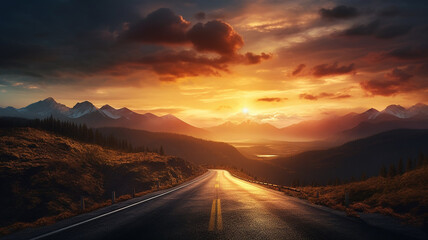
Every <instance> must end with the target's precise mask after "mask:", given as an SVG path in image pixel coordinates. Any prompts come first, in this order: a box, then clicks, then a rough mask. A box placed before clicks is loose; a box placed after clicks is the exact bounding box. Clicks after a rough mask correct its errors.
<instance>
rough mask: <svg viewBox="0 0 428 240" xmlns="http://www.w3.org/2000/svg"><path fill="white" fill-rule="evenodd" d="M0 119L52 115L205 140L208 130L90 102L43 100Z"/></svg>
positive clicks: (169, 117) (8, 110) (3, 111)
mask: <svg viewBox="0 0 428 240" xmlns="http://www.w3.org/2000/svg"><path fill="white" fill-rule="evenodd" d="M0 116H3V117H20V118H29V119H34V118H46V117H49V116H53V117H55V118H57V119H60V120H63V121H72V122H75V123H82V124H83V123H84V124H86V125H88V126H89V127H97V128H98V127H127V128H133V129H140V130H147V131H152V132H170V133H178V134H185V135H191V136H195V137H206V136H207V135H208V134H209V133H208V131H206V130H204V129H201V128H197V127H194V126H192V125H190V124H187V123H185V122H184V121H182V120H180V119H178V118H177V117H175V116H173V115H171V114H168V115H165V116H156V115H154V114H151V113H146V114H139V113H136V112H133V111H131V110H129V109H128V108H120V109H115V108H113V107H111V106H110V105H104V106H102V107H101V108H97V107H95V106H94V105H93V104H92V103H91V102H88V101H84V102H79V103H77V104H76V105H74V107H72V108H69V107H67V106H65V105H64V104H61V103H58V102H56V101H55V100H54V99H53V98H51V97H49V98H46V99H45V100H41V101H38V102H36V103H33V104H30V105H28V106H26V107H24V108H19V109H16V108H13V107H6V108H0Z"/></svg>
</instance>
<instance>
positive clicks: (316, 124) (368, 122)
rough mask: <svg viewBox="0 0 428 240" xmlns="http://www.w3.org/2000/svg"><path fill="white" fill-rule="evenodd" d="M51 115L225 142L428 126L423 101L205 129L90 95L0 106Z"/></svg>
mask: <svg viewBox="0 0 428 240" xmlns="http://www.w3.org/2000/svg"><path fill="white" fill-rule="evenodd" d="M51 115H52V116H53V117H55V118H58V119H60V120H66V121H73V122H76V123H85V124H87V125H88V126H90V127H126V128H132V129H138V130H146V131H151V132H169V133H178V134H184V135H189V136H193V137H198V138H204V139H212V140H216V141H226V142H263V141H270V140H279V141H313V140H328V141H331V142H338V143H343V142H346V141H350V140H355V139H358V138H363V137H367V136H371V135H374V134H377V133H380V132H382V131H388V130H393V129H399V128H408V129H428V105H425V104H423V103H418V104H416V105H414V106H411V107H409V108H407V109H406V108H404V107H402V106H400V105H389V106H388V107H386V108H385V109H384V110H382V111H378V110H376V109H374V108H371V109H368V110H367V111H365V112H362V113H353V112H352V113H348V114H346V115H343V116H334V117H328V118H324V119H321V120H309V121H302V122H300V123H297V124H293V125H290V126H287V127H284V128H277V127H275V126H273V125H271V124H269V123H257V122H254V121H250V120H246V121H243V122H241V123H238V124H237V123H233V122H225V123H223V124H220V125H218V126H213V127H209V128H205V129H202V128H198V127H195V126H192V125H190V124H188V123H186V122H184V121H182V120H181V119H179V118H177V117H175V116H174V115H171V114H168V115H164V116H156V115H154V114H152V113H145V114H139V113H136V112H133V111H131V110H130V109H128V108H126V107H124V108H120V109H115V108H113V107H111V106H110V105H107V104H106V105H104V106H102V107H101V108H97V107H95V106H94V105H93V104H92V103H91V102H89V101H84V102H79V103H76V105H74V106H73V107H72V108H69V107H67V106H65V105H64V104H61V103H58V102H56V101H55V100H54V99H53V98H51V97H49V98H46V99H45V100H41V101H38V102H35V103H32V104H30V105H28V106H26V107H24V108H19V109H16V108H13V107H6V108H0V117H1V116H7V117H21V118H30V119H33V118H46V117H49V116H51Z"/></svg>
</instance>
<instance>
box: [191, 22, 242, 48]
mask: <svg viewBox="0 0 428 240" xmlns="http://www.w3.org/2000/svg"><path fill="white" fill-rule="evenodd" d="M187 35H188V37H189V40H190V41H191V42H192V43H193V45H194V47H195V48H196V49H197V50H198V51H207V52H216V53H218V54H221V55H233V54H235V53H236V52H237V50H238V49H240V48H241V47H242V46H243V45H244V40H243V39H242V37H241V36H240V35H239V34H238V33H237V32H235V30H234V29H233V28H232V26H230V25H229V24H227V23H225V22H223V21H220V20H213V21H209V22H207V23H205V24H203V23H198V24H196V25H194V26H193V27H192V28H191V29H190V30H189V32H188V33H187Z"/></svg>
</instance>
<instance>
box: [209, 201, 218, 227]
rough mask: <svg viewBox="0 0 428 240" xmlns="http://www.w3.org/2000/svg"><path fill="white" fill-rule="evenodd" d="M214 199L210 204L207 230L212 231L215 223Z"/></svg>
mask: <svg viewBox="0 0 428 240" xmlns="http://www.w3.org/2000/svg"><path fill="white" fill-rule="evenodd" d="M216 200H217V199H214V200H213V205H212V206H211V216H210V224H209V226H208V231H214V225H215V205H216Z"/></svg>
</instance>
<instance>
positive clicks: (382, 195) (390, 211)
mask: <svg viewBox="0 0 428 240" xmlns="http://www.w3.org/2000/svg"><path fill="white" fill-rule="evenodd" d="M426 164H427V163H426V162H425V166H423V167H420V168H418V169H415V170H412V171H408V172H406V173H404V174H403V175H398V176H395V177H393V178H390V177H388V178H385V177H372V178H369V179H367V180H364V181H359V182H353V183H348V184H342V185H338V186H333V185H331V186H323V187H310V186H307V187H302V188H300V190H301V192H293V191H287V190H285V192H286V193H287V194H289V195H293V196H297V197H300V198H303V199H307V200H309V201H310V202H312V203H315V204H321V205H325V206H328V207H332V208H334V209H338V210H346V211H347V212H348V213H349V214H351V215H353V216H358V214H359V212H368V213H381V214H386V215H391V216H394V217H398V218H400V219H402V220H405V221H406V222H408V223H411V224H415V225H419V226H423V227H424V228H425V229H427V228H428V211H427V208H428V166H427V165H426ZM345 192H348V193H349V207H348V208H347V209H346V206H345V202H344V195H345ZM317 195H318V197H317Z"/></svg>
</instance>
